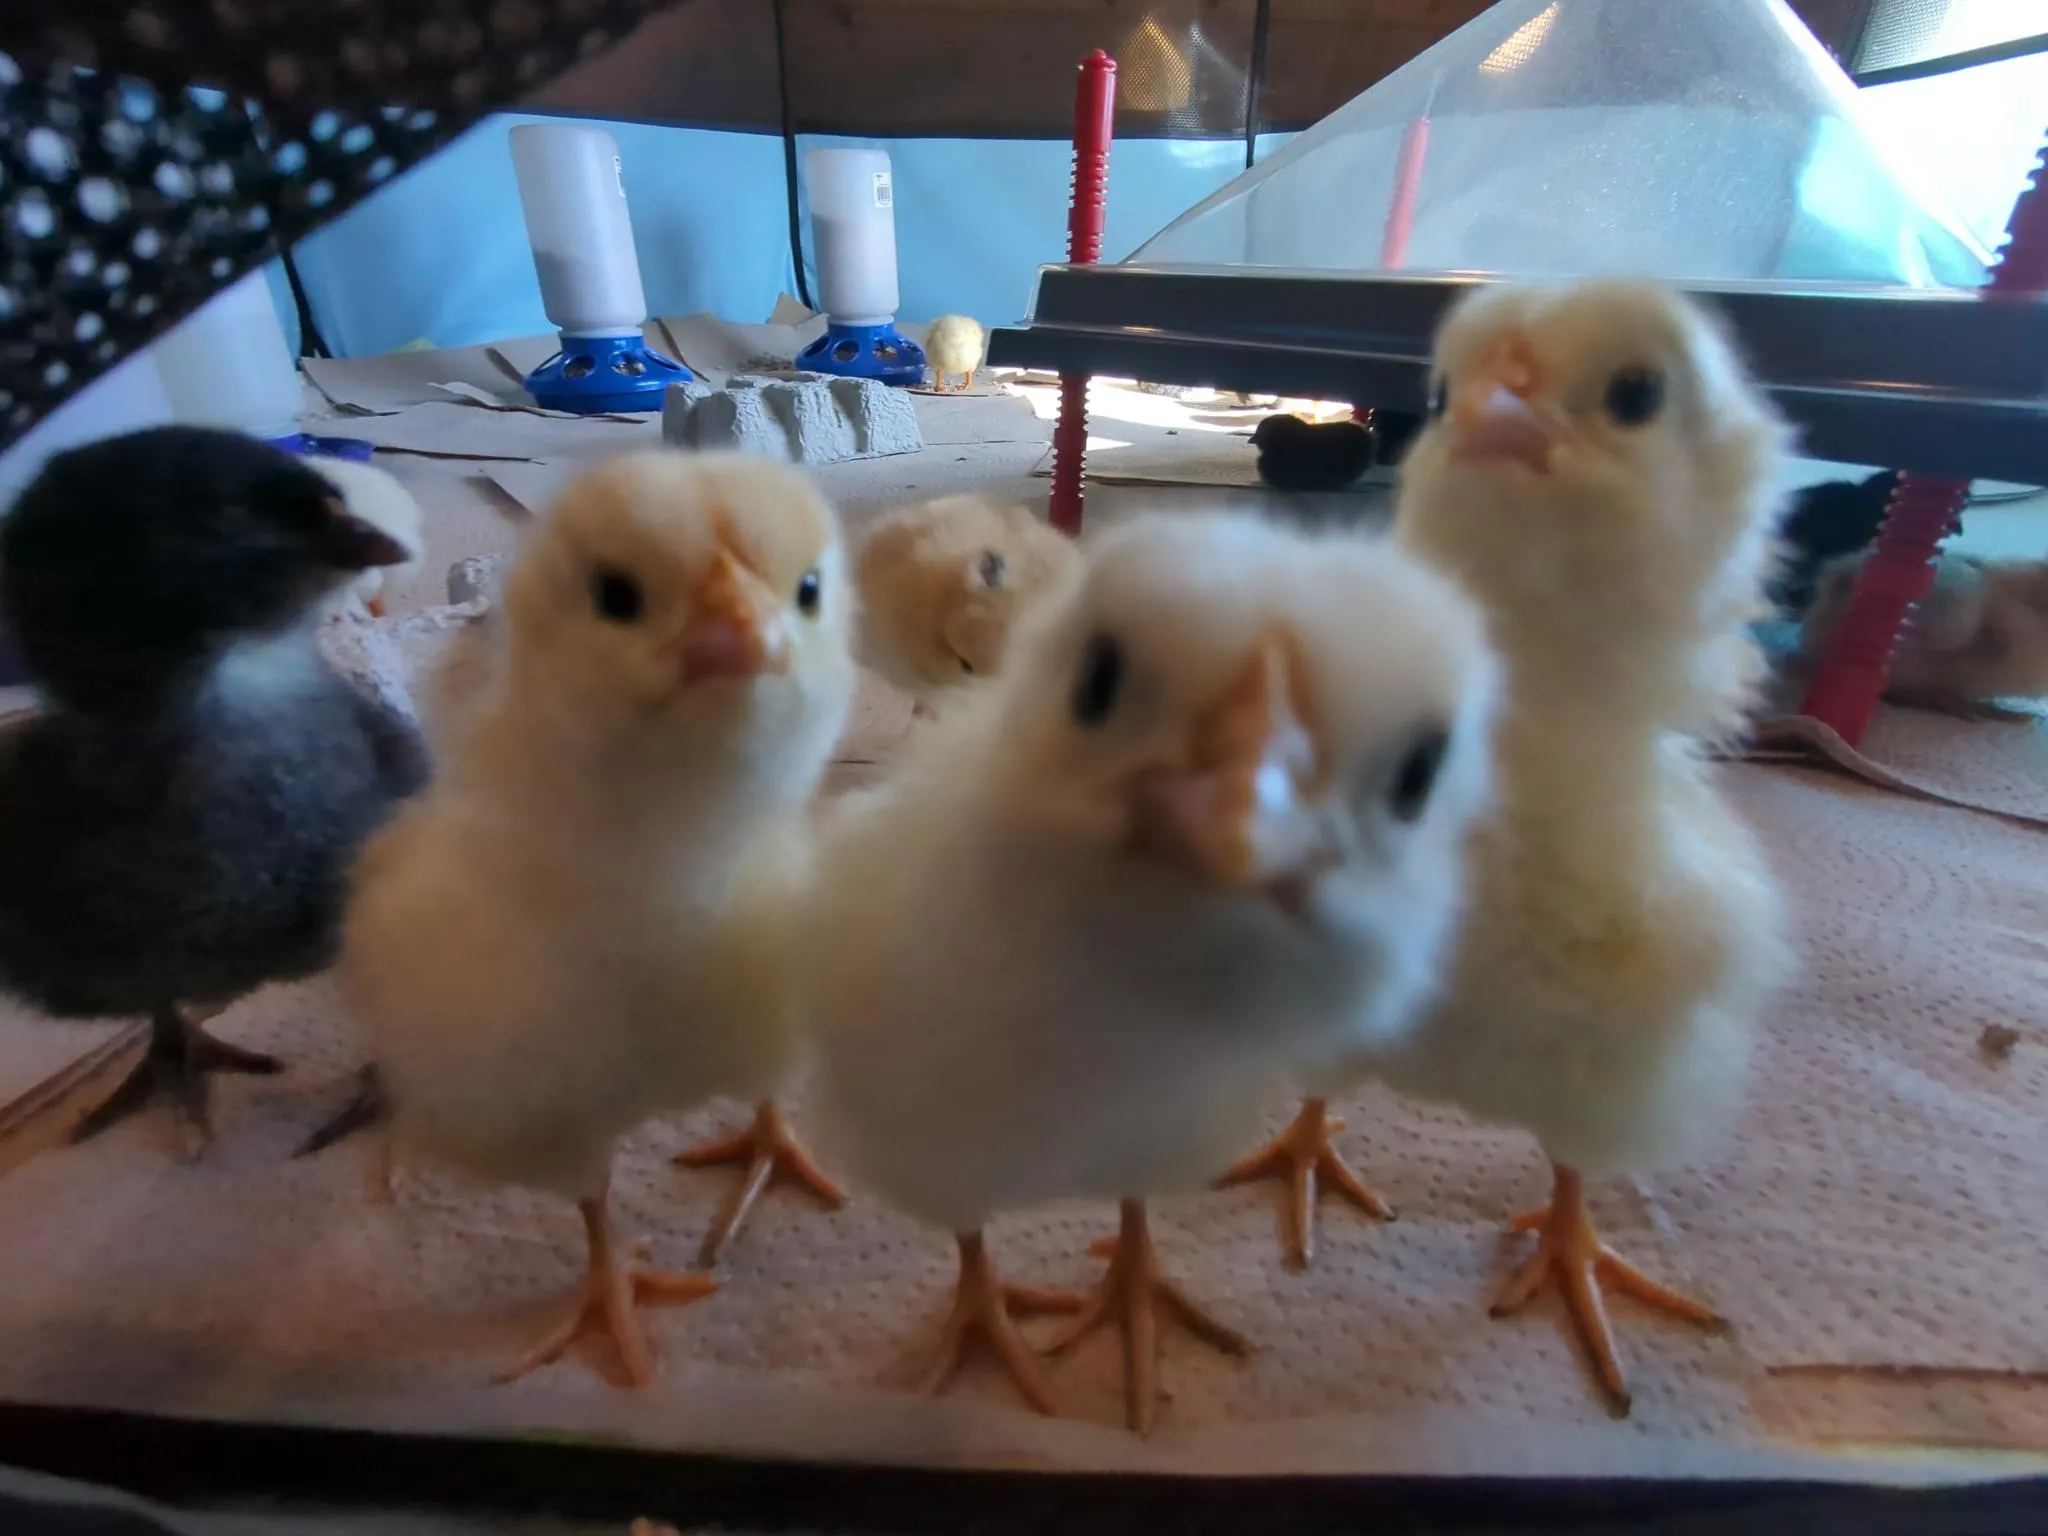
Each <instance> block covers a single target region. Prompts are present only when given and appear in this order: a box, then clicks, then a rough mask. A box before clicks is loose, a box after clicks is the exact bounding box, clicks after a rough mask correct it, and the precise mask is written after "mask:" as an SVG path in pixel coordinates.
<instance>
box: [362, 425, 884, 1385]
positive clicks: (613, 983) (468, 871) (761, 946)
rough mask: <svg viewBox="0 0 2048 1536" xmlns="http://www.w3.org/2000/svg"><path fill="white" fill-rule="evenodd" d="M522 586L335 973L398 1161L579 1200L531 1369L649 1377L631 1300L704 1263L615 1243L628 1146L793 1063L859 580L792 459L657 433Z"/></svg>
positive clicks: (761, 1091)
mask: <svg viewBox="0 0 2048 1536" xmlns="http://www.w3.org/2000/svg"><path fill="white" fill-rule="evenodd" d="M503 604H504V606H503V610H502V619H503V632H502V634H501V636H500V637H499V644H500V645H501V647H502V649H501V652H500V654H499V655H498V657H497V658H496V664H495V670H496V672H497V673H498V674H499V675H498V676H497V678H496V680H495V682H494V685H493V686H492V687H491V688H490V689H489V690H488V691H487V692H486V694H485V696H484V697H483V698H481V699H480V700H478V701H477V703H476V705H475V707H474V709H473V710H471V711H470V712H468V713H466V714H465V716H464V718H463V720H462V721H461V725H460V729H459V730H458V731H457V732H456V733H455V734H454V737H453V739H452V740H451V741H449V742H448V743H447V744H446V753H445V757H444V760H443V763H442V766H441V772H440V775H439V777H437V778H436V779H435V781H434V783H433V785H432V787H431V788H430V789H429V790H428V792H427V793H426V795H425V796H424V797H423V798H421V799H419V800H417V801H415V802H413V804H412V805H411V807H410V808H409V809H408V810H407V812H406V813H405V814H403V815H402V816H401V817H399V818H398V819H397V820H396V821H395V822H394V823H393V824H392V825H391V826H390V827H389V828H388V829H387V830H386V831H385V832H384V833H383V834H382V835H381V836H379V837H378V838H377V839H376V840H375V841H374V842H373V843H372V844H371V845H370V847H369V849H368V850H367V852H366V853H365V855H364V857H363V860H362V864H361V868H360V870H359V872H358V885H357V890H356V894H355V900H354V903H353V906H352V908H351V911H350V914H349V919H348V925H347V935H346V940H345V944H344V951H343V955H342V960H341V983H342V988H343V995H344V997H345V999H346V1000H347V1003H348V1005H349V1007H350V1008H351V1010H352V1011H353V1012H354V1014H355V1015H356V1016H357V1018H358V1019H359V1020H360V1021H361V1023H362V1025H363V1027H364V1029H365V1030H366V1032H367V1034H368V1036H369V1039H370V1043H371V1047H372V1055H373V1058H374V1059H375V1060H376V1061H377V1063H378V1065H379V1067H380V1069H381V1072H382V1075H383V1083H384V1088H385V1091H386V1094H387V1096H388V1099H389V1103H390V1112H391V1115H392V1137H393V1142H392V1146H393V1151H394V1152H395V1154H396V1156H397V1157H398V1158H399V1159H400V1160H401V1161H403V1162H404V1163H406V1164H408V1165H411V1164H413V1163H414V1162H415V1161H427V1162H435V1163H439V1164H442V1165H445V1166H448V1167H451V1168H453V1169H455V1170H457V1171H460V1172H463V1173H466V1174H468V1175H471V1176H473V1177H475V1178H478V1179H481V1180H485V1181H488V1182H493V1183H510V1184H518V1185H523V1186H526V1187H528V1188H533V1189H542V1190H551V1191H554V1192H556V1193H559V1194H561V1195H563V1196H565V1197H567V1198H570V1199H573V1200H575V1201H576V1202H577V1203H578V1205H579V1206H580V1207H581V1210H582V1213H583V1221H584V1227H585V1233H586V1237H587V1241H588V1251H589V1260H588V1281H587V1284H586V1286H585V1290H584V1295H583V1299H582V1300H581V1301H580V1302H579V1304H578V1306H577V1308H576V1310H575V1312H574V1314H573V1315H572V1316H571V1317H570V1319H569V1320H568V1322H567V1323H566V1324H565V1325H564V1326H563V1327H561V1328H560V1329H558V1330H557V1331H556V1332H555V1333H554V1334H553V1335H552V1336H551V1337H549V1338H548V1339H547V1340H546V1342H545V1343H543V1344H542V1345H541V1346H540V1348H538V1349H537V1350H535V1351H534V1353H533V1354H532V1355H530V1356H529V1357H528V1358H527V1359H526V1360H525V1361H524V1362H522V1363H521V1364H520V1365H519V1366H518V1367H516V1368H515V1369H514V1371H513V1372H512V1373H511V1374H512V1375H514V1376H517V1375H520V1374H523V1373H524V1372H526V1371H528V1370H531V1369H533V1368H535V1367H536V1366H538V1365H541V1364H544V1363H546V1362H548V1361H551V1360H553V1359H555V1358H557V1357H558V1356H560V1355H561V1354H562V1353H563V1352H564V1351H565V1350H567V1349H568V1348H569V1347H570V1346H571V1345H572V1344H573V1343H575V1342H576V1341H577V1340H578V1339H579V1338H580V1337H581V1336H582V1335H583V1334H585V1333H587V1332H594V1331H597V1332H604V1333H608V1334H609V1335H610V1336H611V1338H612V1339H613V1341H614V1342H615V1343H616V1345H617V1347H618V1351H619V1354H620V1356H621V1357H622V1359H623V1361H624V1364H625V1369H626V1374H627V1377H628V1379H629V1380H630V1381H632V1382H634V1383H635V1384H639V1383H644V1382H646V1381H648V1380H649V1379H651V1377H652V1375H653V1369H654V1366H653V1357H652V1355H651V1353H650V1351H649V1348H648V1345H647V1342H646V1340H645V1338H644V1336H643V1335H642V1332H641V1329H640V1325H639V1322H638V1319H637V1317H636V1315H635V1312H634V1303H635V1302H636V1301H638V1300H687V1299H691V1298H694V1297H697V1296H701V1295H704V1294H705V1293H706V1292H708V1291H709V1290H711V1289H712V1282H711V1281H710V1280H709V1279H708V1278H707V1277H705V1276H702V1275H697V1274H682V1275H662V1274H652V1273H643V1272H640V1271H637V1270H634V1269H631V1268H629V1267H628V1266H627V1265H626V1264H625V1263H624V1261H623V1260H622V1259H621V1257H620V1254H619V1250H618V1245H617V1243H616V1242H615V1241H614V1239H613V1236H612V1232H611V1228H610V1223H609V1220H608V1217H607V1210H606V1191H607V1186H608V1181H609V1169H610V1163H611V1149H612V1144H613V1142H614V1140H615V1139H616V1138H617V1137H619V1136H620V1135H622V1134H623V1133H625V1132H626V1131H628V1130H630V1129H632V1128H633V1127H634V1126H635V1125H637V1124H639V1123H640V1122H641V1121H642V1120H644V1119H646V1118H647V1117H648V1116H650V1115H652V1114H654V1113H656V1112H657V1111H661V1110H667V1109H675V1108H682V1107H685V1106H688V1105H692V1104H696V1103H700V1102H702V1101H704V1100H706V1099H708V1098H711V1097H713V1096H714V1095H718V1094H741V1095H746V1096H749V1097H762V1096H765V1095H767V1094H770V1093H772V1092H773V1091H774V1090H775V1089H776V1087H777V1086H778V1085H779V1084H781V1083H782V1082H783V1081H784V1080H785V1079H786V1078H787V1077H788V1075H789V1073H790V1071H791V1069H792V1066H793V1064H794V1062H795V1059H796V1055H797V1052H798V1047H799V1038H800V1032H799V1026H798V1019H797V1015H796V1003H797V997H796V994H795V991H794V988H793V986H792V978H793V976H794V974H795V962H794V956H793V954H792V952H791V945H792V943H793V942H794V925H793V923H792V922H791V921H790V919H791V918H792V916H793V902H794V898H795V893H796V892H797V891H798V890H799V889H800V887H801V882H802V880H803V865H804V858H805V844H804V843H803V842H802V840H801V836H800V832H801V828H802V826H803V824H804V822H803V818H804V808H805V805H806V803H807V802H808V801H809V799H810V797H811V795H812V793H813V791H814V790H815V788H816V786H817V784H818V782H819V780H820V778H821V777H822V775H823V772H824V769H825V766H826V763H827V760H828V758H829V755H830V753H831V750H832V747H833V744H834V742H835V741H836V740H837V738H838V736H839V732H840V730H841V728H842V726H843V724H844V722H845V720H846V717H847V715H848V713H849V710H850V708H851V701H852V697H853V685H854V676H855V671H854V665H853V661H852V658H851V655H850V653H849V650H848V644H847V635H848V631H849V628H850V623H851V613H852V593H851V591H850V589H849V588H848V585H847V583H846V581H845V579H844V572H843V564H842V558H841V553H840V545H839V536H838V530H837V525H836V522H835V520H834V518H833V515H832V513H831V511H830V509H829V508H828V507H827V506H826V505H825V504H824V503H823V502H822V501H821V500H820V499H819V497H818V494H817V492H816V491H815V490H814V489H813V488H812V487H811V485H810V484H809V482H808V481H806V480H805V479H804V478H802V477H801V476H800V475H798V474H796V473H795V472H793V471H791V470H788V469H785V468H781V467H779V466H776V465H773V464H769V463H766V462H764V461H760V460H755V459H749V458H742V457H739V456H736V455H718V454H703V455H683V454H671V453H666V452H643V453H634V454H629V455H625V456H622V457H619V458H616V459H612V460H609V461H606V462H603V463H601V464H599V465H598V466H597V467H595V468H593V469H590V470H588V471H587V472H585V473H583V474H582V475H580V476H579V477H578V478H577V479H576V480H575V481H574V482H572V483H571V484H570V486H569V487H568V488H567V489H566V490H565V491H564V492H563V493H562V496H561V499H560V501H559V502H558V504H557V505H556V506H555V508H554V510H553V511H552V513H551V514H550V515H549V516H548V517H547V518H546V519H545V520H543V521H542V522H541V523H540V524H539V525H538V526H537V528H536V530H535V532H534V534H533V536H532V539H531V541H530V542H529V544H528V545H527V547H526V548H525V549H524V550H523V551H522V552H521V554H520V557H519V559H518V561H517V563H516V565H515V566H514V568H513V570H512V572H511V574H510V575H509V577H508V579H507V583H506V588H505V594H504V599H503ZM751 1150H752V1149H750V1151H751ZM760 1150H761V1151H762V1152H763V1153H764V1154H766V1153H767V1152H768V1151H769V1150H770V1149H768V1148H767V1147H766V1146H765V1144H764V1145H763V1147H762V1148H761V1149H760Z"/></svg>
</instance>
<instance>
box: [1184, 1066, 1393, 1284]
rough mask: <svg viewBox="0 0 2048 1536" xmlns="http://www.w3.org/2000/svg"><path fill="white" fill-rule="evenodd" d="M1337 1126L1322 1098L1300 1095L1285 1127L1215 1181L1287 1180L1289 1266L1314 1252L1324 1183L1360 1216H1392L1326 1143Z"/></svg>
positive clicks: (1225, 1185)
mask: <svg viewBox="0 0 2048 1536" xmlns="http://www.w3.org/2000/svg"><path fill="white" fill-rule="evenodd" d="M1343 1129H1344V1121H1343V1120H1342V1119H1341V1118H1340V1117H1339V1116H1336V1115H1333V1114H1331V1113H1329V1108H1328V1105H1327V1104H1326V1103H1325V1102H1324V1101H1323V1100H1322V1099H1304V1100H1303V1101H1302V1105H1301V1113H1300V1114H1298V1115H1296V1116H1295V1117H1294V1119H1293V1121H1292V1122H1291V1123H1290V1124H1289V1125H1288V1127H1287V1129H1286V1130H1284V1131H1282V1132H1281V1133H1280V1134H1279V1135H1278V1136H1275V1137H1274V1138H1273V1139H1272V1140H1271V1141H1269V1142H1267V1143H1266V1145H1265V1146H1263V1147H1261V1148H1260V1149H1259V1150H1258V1151H1256V1152H1254V1153H1252V1154H1251V1156H1249V1157H1247V1158H1244V1159H1242V1160H1240V1161H1239V1162H1236V1163H1233V1164H1232V1165H1231V1166H1230V1167H1229V1168H1228V1169H1227V1170H1226V1171H1225V1172H1224V1174H1223V1176H1222V1177H1221V1178H1219V1179H1218V1180H1217V1181H1216V1187H1217V1188H1218V1189H1229V1188H1231V1187H1233V1186H1234V1185H1238V1184H1250V1183H1252V1182H1254V1181H1256V1180H1259V1179H1270V1178H1280V1179H1285V1180H1286V1181H1287V1186H1288V1201H1287V1233H1286V1239H1285V1241H1286V1253H1287V1264H1288V1267H1289V1268H1291V1269H1307V1268H1308V1266H1309V1261H1310V1260H1311V1259H1313V1258H1314V1257H1315V1255H1316V1197H1317V1195H1318V1194H1319V1193H1320V1191H1321V1190H1322V1189H1323V1187H1324V1186H1326V1185H1327V1186H1328V1187H1329V1188H1331V1189H1334V1190H1336V1192H1337V1193H1338V1194H1340V1195H1342V1196H1343V1197H1344V1198H1345V1199H1346V1200H1349V1201H1350V1202H1351V1203H1352V1204H1353V1205H1355V1206H1357V1207H1358V1208H1359V1209H1360V1210H1361V1211H1363V1212H1365V1214H1366V1215H1368V1216H1371V1217H1374V1218H1376V1219H1377V1220H1380V1221H1392V1220H1393V1219H1394V1208H1393V1207H1392V1206H1390V1205H1388V1204H1387V1202H1386V1201H1384V1200H1382V1199H1381V1198H1380V1197H1379V1196H1378V1195H1376V1194H1374V1193H1373V1191H1372V1190H1371V1189H1370V1188H1369V1187H1368V1186H1367V1185H1366V1182H1365V1181H1364V1180H1363V1179H1361V1178H1360V1177H1359V1176H1358V1175H1357V1174H1355V1173H1353V1172H1352V1171H1351V1166H1350V1164H1348V1163H1346V1162H1345V1161H1344V1159H1343V1158H1342V1157H1340V1156H1338V1154H1337V1149H1336V1147H1335V1146H1333V1145H1332V1144H1331V1138H1332V1137H1334V1136H1335V1135H1336V1134H1337V1133H1338V1132H1339V1131H1341V1130H1343Z"/></svg>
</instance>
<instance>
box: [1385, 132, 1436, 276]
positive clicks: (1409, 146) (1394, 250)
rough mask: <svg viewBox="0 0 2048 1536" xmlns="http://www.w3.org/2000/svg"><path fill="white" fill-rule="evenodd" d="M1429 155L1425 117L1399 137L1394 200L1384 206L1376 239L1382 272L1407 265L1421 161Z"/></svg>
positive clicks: (1420, 186)
mask: <svg viewBox="0 0 2048 1536" xmlns="http://www.w3.org/2000/svg"><path fill="white" fill-rule="evenodd" d="M1428 154H1429V118H1428V117H1427V115H1425V116H1422V117H1418V118H1416V119H1415V120H1414V121H1413V122H1411V123H1410V124H1409V125H1408V131H1407V132H1406V133H1404V134H1402V135H1401V159H1400V163H1399V164H1398V165H1397V166H1396V168H1395V170H1394V200H1393V201H1392V202H1391V203H1389V204H1388V205H1387V227H1386V230H1385V232H1384V233H1383V234H1382V235H1381V236H1380V266H1381V267H1382V268H1383V269H1386V270H1389V271H1391V270H1393V269H1394V268H1396V267H1403V266H1406V265H1407V264H1408V237H1409V236H1410V235H1412V234H1414V233H1415V199H1416V196H1417V194H1418V193H1420V192H1421V190H1422V162H1423V159H1424V157H1425V156H1427V155H1428Z"/></svg>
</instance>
